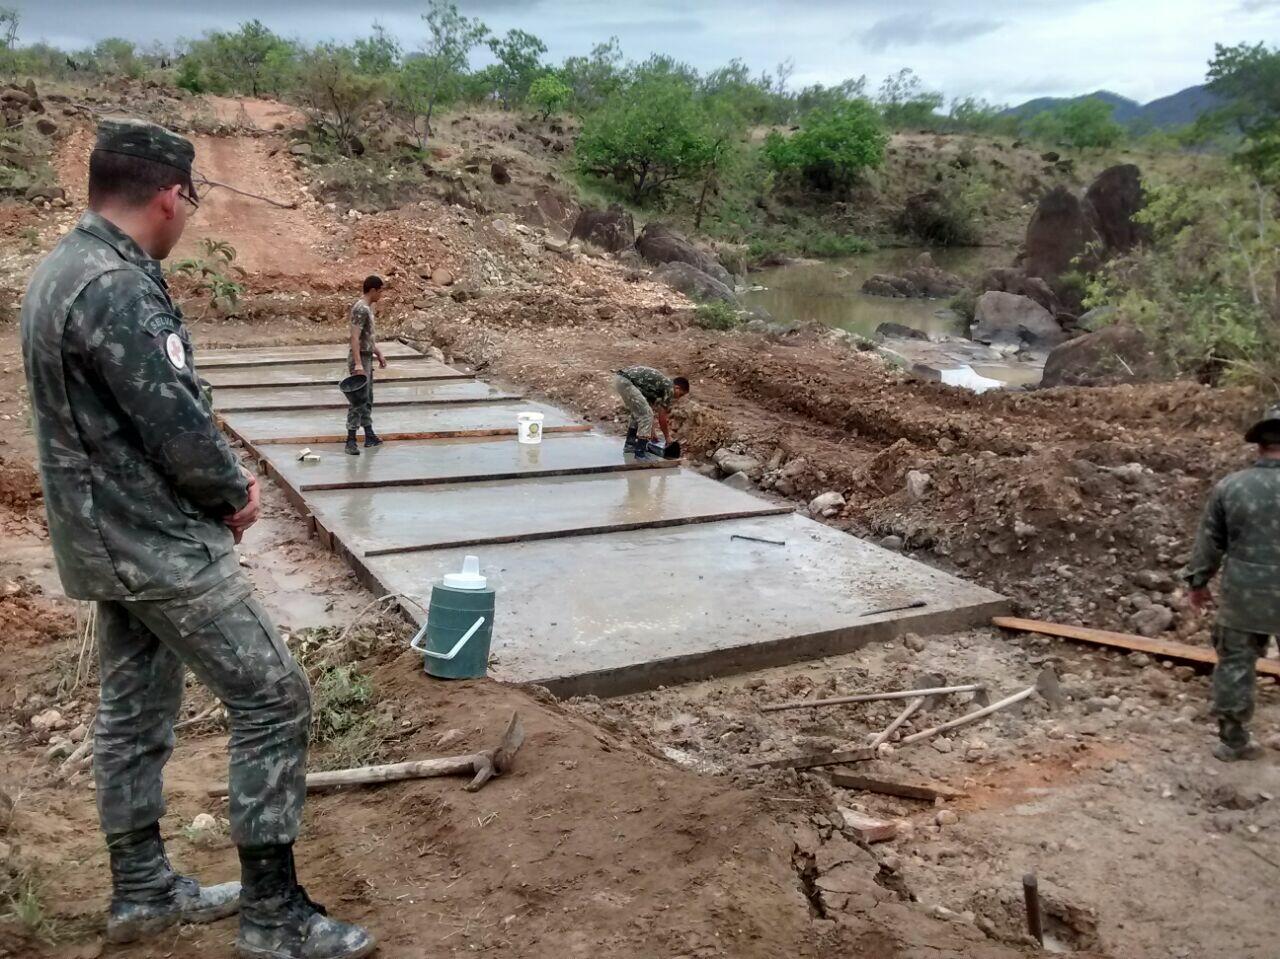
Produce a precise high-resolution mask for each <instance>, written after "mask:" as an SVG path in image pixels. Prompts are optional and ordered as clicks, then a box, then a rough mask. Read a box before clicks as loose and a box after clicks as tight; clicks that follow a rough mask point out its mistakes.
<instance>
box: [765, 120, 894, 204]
mask: <svg viewBox="0 0 1280 959" xmlns="http://www.w3.org/2000/svg"><path fill="white" fill-rule="evenodd" d="M888 142H889V137H888V134H886V133H885V131H884V127H883V125H882V123H881V120H880V116H879V114H877V113H876V110H875V108H874V107H872V105H871V104H870V103H868V102H867V101H865V100H849V101H847V102H845V103H841V104H837V105H836V106H833V107H829V108H825V109H821V110H815V111H813V112H811V113H809V114H807V115H806V116H805V117H804V118H803V119H802V120H801V121H800V129H799V130H798V131H797V132H796V133H794V134H792V135H791V136H790V137H784V136H782V135H781V134H779V133H777V132H774V133H770V134H769V136H768V137H767V138H766V139H765V143H764V156H765V160H766V161H767V162H768V164H769V165H770V166H771V167H773V169H774V170H776V171H777V172H778V173H781V174H792V175H799V176H800V177H802V178H803V180H804V181H805V182H806V183H807V184H808V185H809V186H812V187H814V188H815V189H818V190H822V191H824V192H831V191H833V190H837V189H842V188H846V187H848V186H850V185H852V183H853V182H854V180H855V179H856V178H857V176H858V174H860V173H861V172H862V171H863V170H864V169H866V168H868V167H878V166H879V165H880V164H881V163H883V162H884V149H885V147H886V146H887V145H888Z"/></svg>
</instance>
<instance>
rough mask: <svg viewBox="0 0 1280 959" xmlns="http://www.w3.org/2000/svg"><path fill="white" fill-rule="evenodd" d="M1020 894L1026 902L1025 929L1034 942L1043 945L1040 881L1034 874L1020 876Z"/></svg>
mask: <svg viewBox="0 0 1280 959" xmlns="http://www.w3.org/2000/svg"><path fill="white" fill-rule="evenodd" d="M1022 896H1023V898H1024V899H1025V900H1026V903H1027V931H1028V932H1030V933H1031V935H1033V936H1035V940H1036V942H1038V943H1040V945H1041V946H1043V945H1044V923H1043V920H1042V918H1041V915H1040V883H1039V882H1038V881H1037V880H1036V874H1035V873H1034V872H1029V873H1027V874H1026V875H1025V876H1023V877H1022Z"/></svg>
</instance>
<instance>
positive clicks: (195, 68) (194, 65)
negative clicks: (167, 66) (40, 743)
mask: <svg viewBox="0 0 1280 959" xmlns="http://www.w3.org/2000/svg"><path fill="white" fill-rule="evenodd" d="M173 82H174V83H175V84H176V85H177V86H178V87H180V88H181V89H183V90H189V91H191V92H192V93H204V92H205V90H206V89H208V88H207V87H206V86H205V79H204V70H203V69H202V67H201V65H200V59H199V58H198V57H193V56H185V57H183V58H182V59H181V60H179V61H178V75H177V76H176V77H175V78H174V81H173Z"/></svg>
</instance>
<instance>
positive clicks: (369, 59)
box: [352, 23, 402, 77]
mask: <svg viewBox="0 0 1280 959" xmlns="http://www.w3.org/2000/svg"><path fill="white" fill-rule="evenodd" d="M352 51H353V54H354V56H355V67H356V70H357V71H359V72H360V73H363V74H364V75H365V76H370V77H385V76H387V75H389V74H391V73H394V72H395V70H396V68H397V67H398V66H399V65H400V54H401V52H402V51H401V50H400V44H399V43H398V42H397V41H396V38H395V37H393V36H391V34H389V33H387V28H386V27H384V26H383V25H382V24H380V23H375V24H374V25H373V33H372V34H370V35H369V36H367V37H361V38H360V39H359V40H357V41H356V42H355V43H354V44H352Z"/></svg>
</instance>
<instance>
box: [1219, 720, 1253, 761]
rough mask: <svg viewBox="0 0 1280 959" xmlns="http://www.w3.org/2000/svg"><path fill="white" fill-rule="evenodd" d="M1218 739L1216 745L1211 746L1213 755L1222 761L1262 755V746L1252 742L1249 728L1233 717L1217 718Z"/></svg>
mask: <svg viewBox="0 0 1280 959" xmlns="http://www.w3.org/2000/svg"><path fill="white" fill-rule="evenodd" d="M1218 739H1219V742H1218V745H1216V746H1214V747H1213V756H1214V758H1215V759H1219V760H1221V761H1222V762H1224V763H1234V762H1238V761H1239V760H1242V759H1257V758H1259V757H1260V756H1261V755H1262V747H1261V746H1259V745H1258V744H1257V743H1256V742H1254V740H1253V737H1252V736H1250V735H1249V730H1248V729H1246V728H1245V727H1244V725H1243V724H1242V723H1240V722H1237V721H1236V720H1234V719H1227V718H1225V717H1221V716H1220V717H1219V718H1218Z"/></svg>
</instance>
